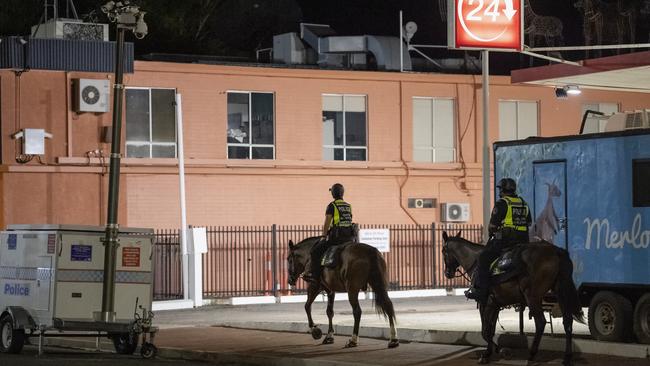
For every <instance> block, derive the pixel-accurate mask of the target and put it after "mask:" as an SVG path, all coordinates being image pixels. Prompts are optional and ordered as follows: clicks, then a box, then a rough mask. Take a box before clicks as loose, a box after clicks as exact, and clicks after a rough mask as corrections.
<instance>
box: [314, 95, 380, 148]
mask: <svg viewBox="0 0 650 366" xmlns="http://www.w3.org/2000/svg"><path fill="white" fill-rule="evenodd" d="M323 97H343V111H342V113H343V145H323V148H328V149H343V160H336V159H332V160H326V161H348V154H347V151H346V150H347V149H350V150H365V151H366V160H349V161H370V159H369V156H368V139H369V135H368V95H366V94H331V93H323V94H321V104H322V103H323ZM345 97H363V98H364V101H365V106H364V112H365V114H366V146H363V147H362V146H347V145H346V144H345V133H346V128H347V123H346V121H345ZM323 112H326V111H325V110H323V108H322V106H321V116H322V115H323ZM321 128H322V123H321ZM323 160H324V159H323Z"/></svg>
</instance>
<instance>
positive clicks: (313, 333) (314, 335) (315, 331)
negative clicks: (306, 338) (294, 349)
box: [311, 327, 323, 339]
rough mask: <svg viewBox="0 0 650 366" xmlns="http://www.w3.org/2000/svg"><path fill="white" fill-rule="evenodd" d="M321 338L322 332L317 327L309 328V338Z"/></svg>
mask: <svg viewBox="0 0 650 366" xmlns="http://www.w3.org/2000/svg"><path fill="white" fill-rule="evenodd" d="M322 336H323V331H322V330H320V328H318V327H313V328H311V337H312V338H314V339H321V337H322Z"/></svg>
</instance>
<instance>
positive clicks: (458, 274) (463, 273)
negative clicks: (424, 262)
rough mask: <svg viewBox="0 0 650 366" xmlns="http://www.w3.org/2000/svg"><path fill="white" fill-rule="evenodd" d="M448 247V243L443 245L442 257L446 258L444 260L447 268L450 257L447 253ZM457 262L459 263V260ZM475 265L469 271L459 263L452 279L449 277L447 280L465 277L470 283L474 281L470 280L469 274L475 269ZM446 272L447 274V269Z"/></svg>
mask: <svg viewBox="0 0 650 366" xmlns="http://www.w3.org/2000/svg"><path fill="white" fill-rule="evenodd" d="M447 247H448V245H447V242H445V243H444V244H442V256H443V257H444V258H443V260H444V261H445V266H447V256H448V255H449V254H448V253H447V251H448V249H447ZM456 261H457V262H458V260H456ZM475 265H476V264H474V265H472V267H471V268H469V270H463V266H461V265H460V263H459V264H458V266H457V267H456V271H455V272H454V274H453V275H452V276H451V277H449V276H448V277H447V278H449V279H454V278H458V277H463V278H464V279H466V280H467V281H468V282H472V280H471V279H470V278H469V276H468V275H467V273H468V272H471V271H472V270H473V269H474V266H475ZM445 272H447V270H446V269H445ZM445 276H446V273H445Z"/></svg>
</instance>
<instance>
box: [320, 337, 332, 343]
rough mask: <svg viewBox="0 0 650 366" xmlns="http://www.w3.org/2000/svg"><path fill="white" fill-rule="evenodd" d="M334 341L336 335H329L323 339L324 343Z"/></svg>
mask: <svg viewBox="0 0 650 366" xmlns="http://www.w3.org/2000/svg"><path fill="white" fill-rule="evenodd" d="M332 343H334V337H330V336H327V337H325V339H323V344H332Z"/></svg>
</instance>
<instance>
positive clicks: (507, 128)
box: [499, 100, 538, 141]
mask: <svg viewBox="0 0 650 366" xmlns="http://www.w3.org/2000/svg"><path fill="white" fill-rule="evenodd" d="M537 125H538V114H537V102H524V101H518V100H508V101H505V100H502V101H499V140H501V141H509V140H521V139H525V138H527V137H530V136H537V135H538V131H537Z"/></svg>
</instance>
